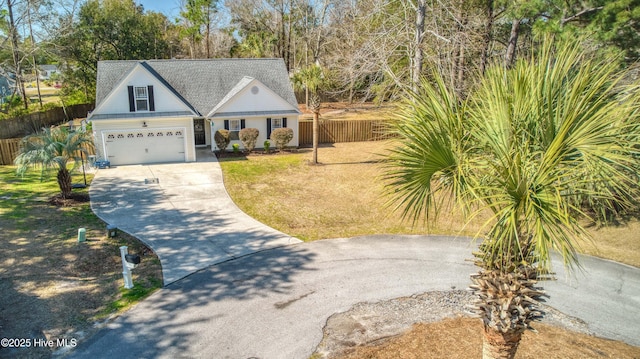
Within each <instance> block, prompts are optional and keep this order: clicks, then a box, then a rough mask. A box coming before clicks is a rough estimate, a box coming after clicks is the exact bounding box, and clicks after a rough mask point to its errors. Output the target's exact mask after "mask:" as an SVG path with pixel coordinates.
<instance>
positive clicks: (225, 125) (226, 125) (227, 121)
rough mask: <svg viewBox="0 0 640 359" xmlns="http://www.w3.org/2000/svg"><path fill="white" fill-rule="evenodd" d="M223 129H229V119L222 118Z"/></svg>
mask: <svg viewBox="0 0 640 359" xmlns="http://www.w3.org/2000/svg"><path fill="white" fill-rule="evenodd" d="M224 129H225V130H227V131H229V120H224Z"/></svg>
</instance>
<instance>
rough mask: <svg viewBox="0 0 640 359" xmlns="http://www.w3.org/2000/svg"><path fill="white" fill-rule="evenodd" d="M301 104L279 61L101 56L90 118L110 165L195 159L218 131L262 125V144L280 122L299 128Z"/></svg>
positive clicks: (235, 132)
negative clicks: (143, 58)
mask: <svg viewBox="0 0 640 359" xmlns="http://www.w3.org/2000/svg"><path fill="white" fill-rule="evenodd" d="M299 115H300V111H299V110H298V103H297V101H296V98H295V95H294V93H293V89H292V87H291V82H290V80H289V75H288V72H287V70H286V67H285V64H284V61H283V60H282V59H212V60H147V61H100V62H98V78H97V84H96V108H95V110H94V111H93V112H92V113H91V114H90V115H89V117H88V118H87V120H88V121H91V123H92V128H93V131H94V137H95V145H96V152H97V155H98V158H99V159H105V160H109V161H111V164H113V165H124V164H142V163H155V162H183V161H186V162H192V161H195V160H196V148H197V147H207V146H211V150H212V151H213V150H215V149H216V147H215V146H216V145H215V141H213V138H214V137H213V136H214V133H215V132H216V131H217V130H219V129H223V128H226V129H228V130H229V131H231V137H232V138H234V139H235V140H233V141H231V144H230V146H229V148H231V145H233V144H234V143H238V144H240V146H241V147H242V143H241V142H240V141H239V140H237V138H238V132H239V131H240V129H242V128H245V127H247V128H249V127H253V128H257V129H258V130H259V131H260V136H259V137H258V142H257V145H258V146H262V144H263V143H264V141H265V140H267V139H268V138H269V135H270V134H271V131H272V130H273V129H275V128H278V127H290V128H292V129H293V131H294V137H293V140H292V141H291V142H290V143H289V145H290V146H298V116H299Z"/></svg>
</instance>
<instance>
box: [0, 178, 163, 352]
mask: <svg viewBox="0 0 640 359" xmlns="http://www.w3.org/2000/svg"><path fill="white" fill-rule="evenodd" d="M73 179H74V182H75V183H79V182H82V181H83V178H82V173H81V172H80V173H79V172H75V173H74V175H73ZM92 179H93V175H92V174H90V173H87V182H88V183H89V184H90V183H91V180H92ZM58 193H59V189H58V186H57V183H56V181H55V174H54V173H48V175H47V176H45V177H43V180H41V176H40V173H39V172H38V171H33V172H28V173H27V174H26V175H25V176H24V177H17V176H16V175H15V167H13V166H2V167H0V228H2V231H0V288H1V291H2V299H1V300H2V302H1V305H0V331H1V332H2V335H3V337H13V338H46V339H52V340H55V339H57V338H61V337H63V336H66V337H74V336H75V334H73V333H76V332H79V331H84V332H85V333H89V332H91V331H92V330H93V328H94V323H95V322H96V321H98V320H101V319H103V318H105V317H106V316H108V315H110V314H112V313H116V312H118V311H121V310H124V309H126V308H127V307H128V306H129V305H131V304H132V303H134V302H136V301H138V300H140V299H141V298H143V297H145V296H146V295H148V294H150V293H151V292H153V291H154V290H156V289H157V288H159V287H160V286H161V278H162V277H161V268H160V263H159V260H158V259H157V257H156V256H155V254H153V253H152V252H151V251H150V250H149V249H147V248H146V247H145V246H144V245H143V244H141V243H140V242H139V241H138V240H136V239H135V238H133V237H131V236H128V235H126V234H125V233H122V232H120V233H119V235H118V236H117V237H116V238H107V237H106V230H105V227H106V224H105V223H104V222H102V221H101V220H100V219H98V218H97V217H96V216H95V215H94V214H93V213H92V212H91V209H90V205H89V202H75V201H69V202H68V203H65V204H66V205H64V206H56V205H52V204H51V203H50V201H49V200H50V199H51V198H52V197H53V196H55V195H56V194H58ZM74 194H75V195H78V196H80V197H82V196H83V195H84V197H85V198H86V197H87V189H77V190H74ZM78 228H85V229H86V238H87V241H86V242H83V243H78V242H77V233H78ZM121 245H127V246H129V249H130V252H132V253H137V254H141V257H142V263H141V265H140V266H139V267H138V268H137V269H136V270H135V271H134V283H135V284H136V287H135V288H134V289H132V290H123V289H121V288H122V286H123V279H122V273H121V271H122V265H121V263H120V251H119V247H120V246H121ZM78 339H80V338H78ZM2 351H3V352H2V355H3V356H4V355H10V356H12V357H49V356H51V354H52V352H51V349H48V348H30V349H28V350H27V349H24V350H21V349H15V350H13V351H11V350H9V349H3V350H2Z"/></svg>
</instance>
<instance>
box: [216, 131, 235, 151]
mask: <svg viewBox="0 0 640 359" xmlns="http://www.w3.org/2000/svg"><path fill="white" fill-rule="evenodd" d="M213 138H214V140H215V141H216V146H218V149H220V151H222V152H224V151H226V150H227V147H229V142H230V141H231V140H230V139H229V130H224V129H220V130H218V131H216V134H215V135H213Z"/></svg>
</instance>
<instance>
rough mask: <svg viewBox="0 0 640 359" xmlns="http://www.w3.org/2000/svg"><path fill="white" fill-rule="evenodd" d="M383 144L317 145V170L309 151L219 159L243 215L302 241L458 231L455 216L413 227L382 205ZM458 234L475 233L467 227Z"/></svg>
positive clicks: (461, 225)
mask: <svg viewBox="0 0 640 359" xmlns="http://www.w3.org/2000/svg"><path fill="white" fill-rule="evenodd" d="M384 145H385V143H383V142H361V143H352V144H335V145H333V146H330V147H321V148H320V149H319V160H320V161H321V162H322V164H321V165H317V166H311V165H309V164H308V162H309V161H310V159H311V152H310V150H309V149H304V150H301V151H300V152H298V153H288V154H276V155H273V156H261V155H258V156H248V158H247V160H246V161H242V162H234V161H226V160H225V159H223V160H222V162H221V166H222V168H223V171H224V176H225V177H224V178H225V185H226V187H227V190H228V191H229V193H230V195H231V196H232V198H233V200H234V201H235V202H236V203H237V204H238V205H239V206H240V207H241V208H242V209H243V210H244V211H245V212H247V213H248V214H249V215H251V216H254V217H255V218H257V219H258V220H260V221H262V222H265V223H267V224H268V225H270V226H272V227H274V228H276V229H278V230H280V231H283V232H285V233H288V234H291V235H293V236H295V237H297V238H300V239H302V240H305V241H312V240H317V239H323V238H338V237H353V236H358V235H365V234H373V233H388V234H393V233H403V234H421V233H446V234H458V233H460V231H459V229H460V228H462V227H464V221H463V220H462V218H461V217H460V216H457V215H455V214H451V215H448V216H443V218H442V219H441V221H439V222H431V223H425V224H419V225H418V226H416V227H415V228H414V227H412V225H411V223H406V222H403V221H402V219H401V218H400V216H399V215H398V214H397V213H393V212H391V211H389V210H388V209H387V208H386V207H385V202H386V198H385V197H384V196H383V195H382V194H383V189H384V187H383V184H382V182H380V181H379V179H378V177H379V174H380V164H379V163H378V161H379V160H380V158H381V157H380V156H379V153H380V152H381V151H383V150H384ZM271 167H273V168H274V169H273V170H269V168H271ZM241 172H244V173H241ZM240 173H241V174H240ZM461 233H462V234H465V235H469V234H472V233H474V232H473V229H472V228H466V229H465V230H463V231H462V232H461Z"/></svg>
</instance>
